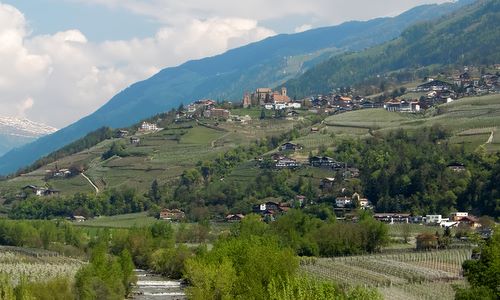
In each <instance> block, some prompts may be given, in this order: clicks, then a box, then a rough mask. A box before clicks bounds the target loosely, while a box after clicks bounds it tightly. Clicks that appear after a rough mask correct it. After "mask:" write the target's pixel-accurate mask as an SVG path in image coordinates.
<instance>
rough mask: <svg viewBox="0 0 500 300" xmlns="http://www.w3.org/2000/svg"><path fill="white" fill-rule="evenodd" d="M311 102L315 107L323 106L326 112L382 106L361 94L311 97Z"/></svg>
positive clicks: (331, 94)
mask: <svg viewBox="0 0 500 300" xmlns="http://www.w3.org/2000/svg"><path fill="white" fill-rule="evenodd" d="M311 104H312V106H313V107H315V108H322V110H323V111H324V112H326V113H334V112H336V111H349V110H353V109H362V108H380V107H381V106H382V104H380V103H376V102H372V101H369V100H367V99H365V98H363V97H361V96H351V95H347V94H335V93H330V94H328V95H317V96H315V97H311Z"/></svg>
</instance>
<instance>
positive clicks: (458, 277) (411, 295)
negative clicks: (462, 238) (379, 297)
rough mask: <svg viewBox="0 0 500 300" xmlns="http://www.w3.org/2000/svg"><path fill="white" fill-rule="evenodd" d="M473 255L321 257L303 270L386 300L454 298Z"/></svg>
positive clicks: (459, 252) (452, 252)
mask: <svg viewBox="0 0 500 300" xmlns="http://www.w3.org/2000/svg"><path fill="white" fill-rule="evenodd" d="M471 253H472V251H471V250H470V249H457V250H445V251H433V252H418V253H417V252H415V253H398V254H377V255H364V256H352V257H338V258H320V259H312V260H303V262H302V264H301V268H302V269H303V270H304V271H305V272H307V273H309V274H311V275H313V276H317V277H320V278H323V279H331V280H333V281H336V282H338V283H339V284H341V285H345V286H358V285H360V286H370V287H377V288H378V289H379V290H380V292H381V293H382V294H383V295H384V296H385V297H386V299H437V298H439V299H453V296H454V293H453V288H452V284H463V283H464V280H463V278H462V274H461V270H462V263H463V262H464V261H465V260H466V259H468V258H470V256H471ZM427 286H429V287H431V286H436V287H437V288H438V289H434V288H432V289H431V288H427ZM438 290H439V291H441V292H439V293H437V294H435V293H436V291H438ZM427 293H429V294H427Z"/></svg>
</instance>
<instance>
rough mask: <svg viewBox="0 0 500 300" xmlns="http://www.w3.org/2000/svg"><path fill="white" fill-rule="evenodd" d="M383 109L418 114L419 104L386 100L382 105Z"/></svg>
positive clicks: (416, 102)
mask: <svg viewBox="0 0 500 300" xmlns="http://www.w3.org/2000/svg"><path fill="white" fill-rule="evenodd" d="M384 108H385V109H386V110H387V111H391V112H413V113H415V112H419V111H420V104H419V102H418V101H406V100H397V99H392V100H388V101H386V102H385V104H384Z"/></svg>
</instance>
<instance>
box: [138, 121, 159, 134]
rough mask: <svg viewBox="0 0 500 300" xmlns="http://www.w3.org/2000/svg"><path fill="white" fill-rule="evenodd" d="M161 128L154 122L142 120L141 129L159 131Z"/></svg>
mask: <svg viewBox="0 0 500 300" xmlns="http://www.w3.org/2000/svg"><path fill="white" fill-rule="evenodd" d="M157 130H159V128H158V126H157V125H156V124H153V123H148V122H142V124H141V127H140V128H139V131H143V132H147V131H157Z"/></svg>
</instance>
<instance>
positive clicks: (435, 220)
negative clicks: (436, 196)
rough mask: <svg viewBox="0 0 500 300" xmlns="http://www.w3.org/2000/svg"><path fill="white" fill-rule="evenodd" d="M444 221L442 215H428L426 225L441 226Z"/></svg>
mask: <svg viewBox="0 0 500 300" xmlns="http://www.w3.org/2000/svg"><path fill="white" fill-rule="evenodd" d="M442 220H443V216H442V215H426V216H425V223H427V224H439V223H441V221H442Z"/></svg>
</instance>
